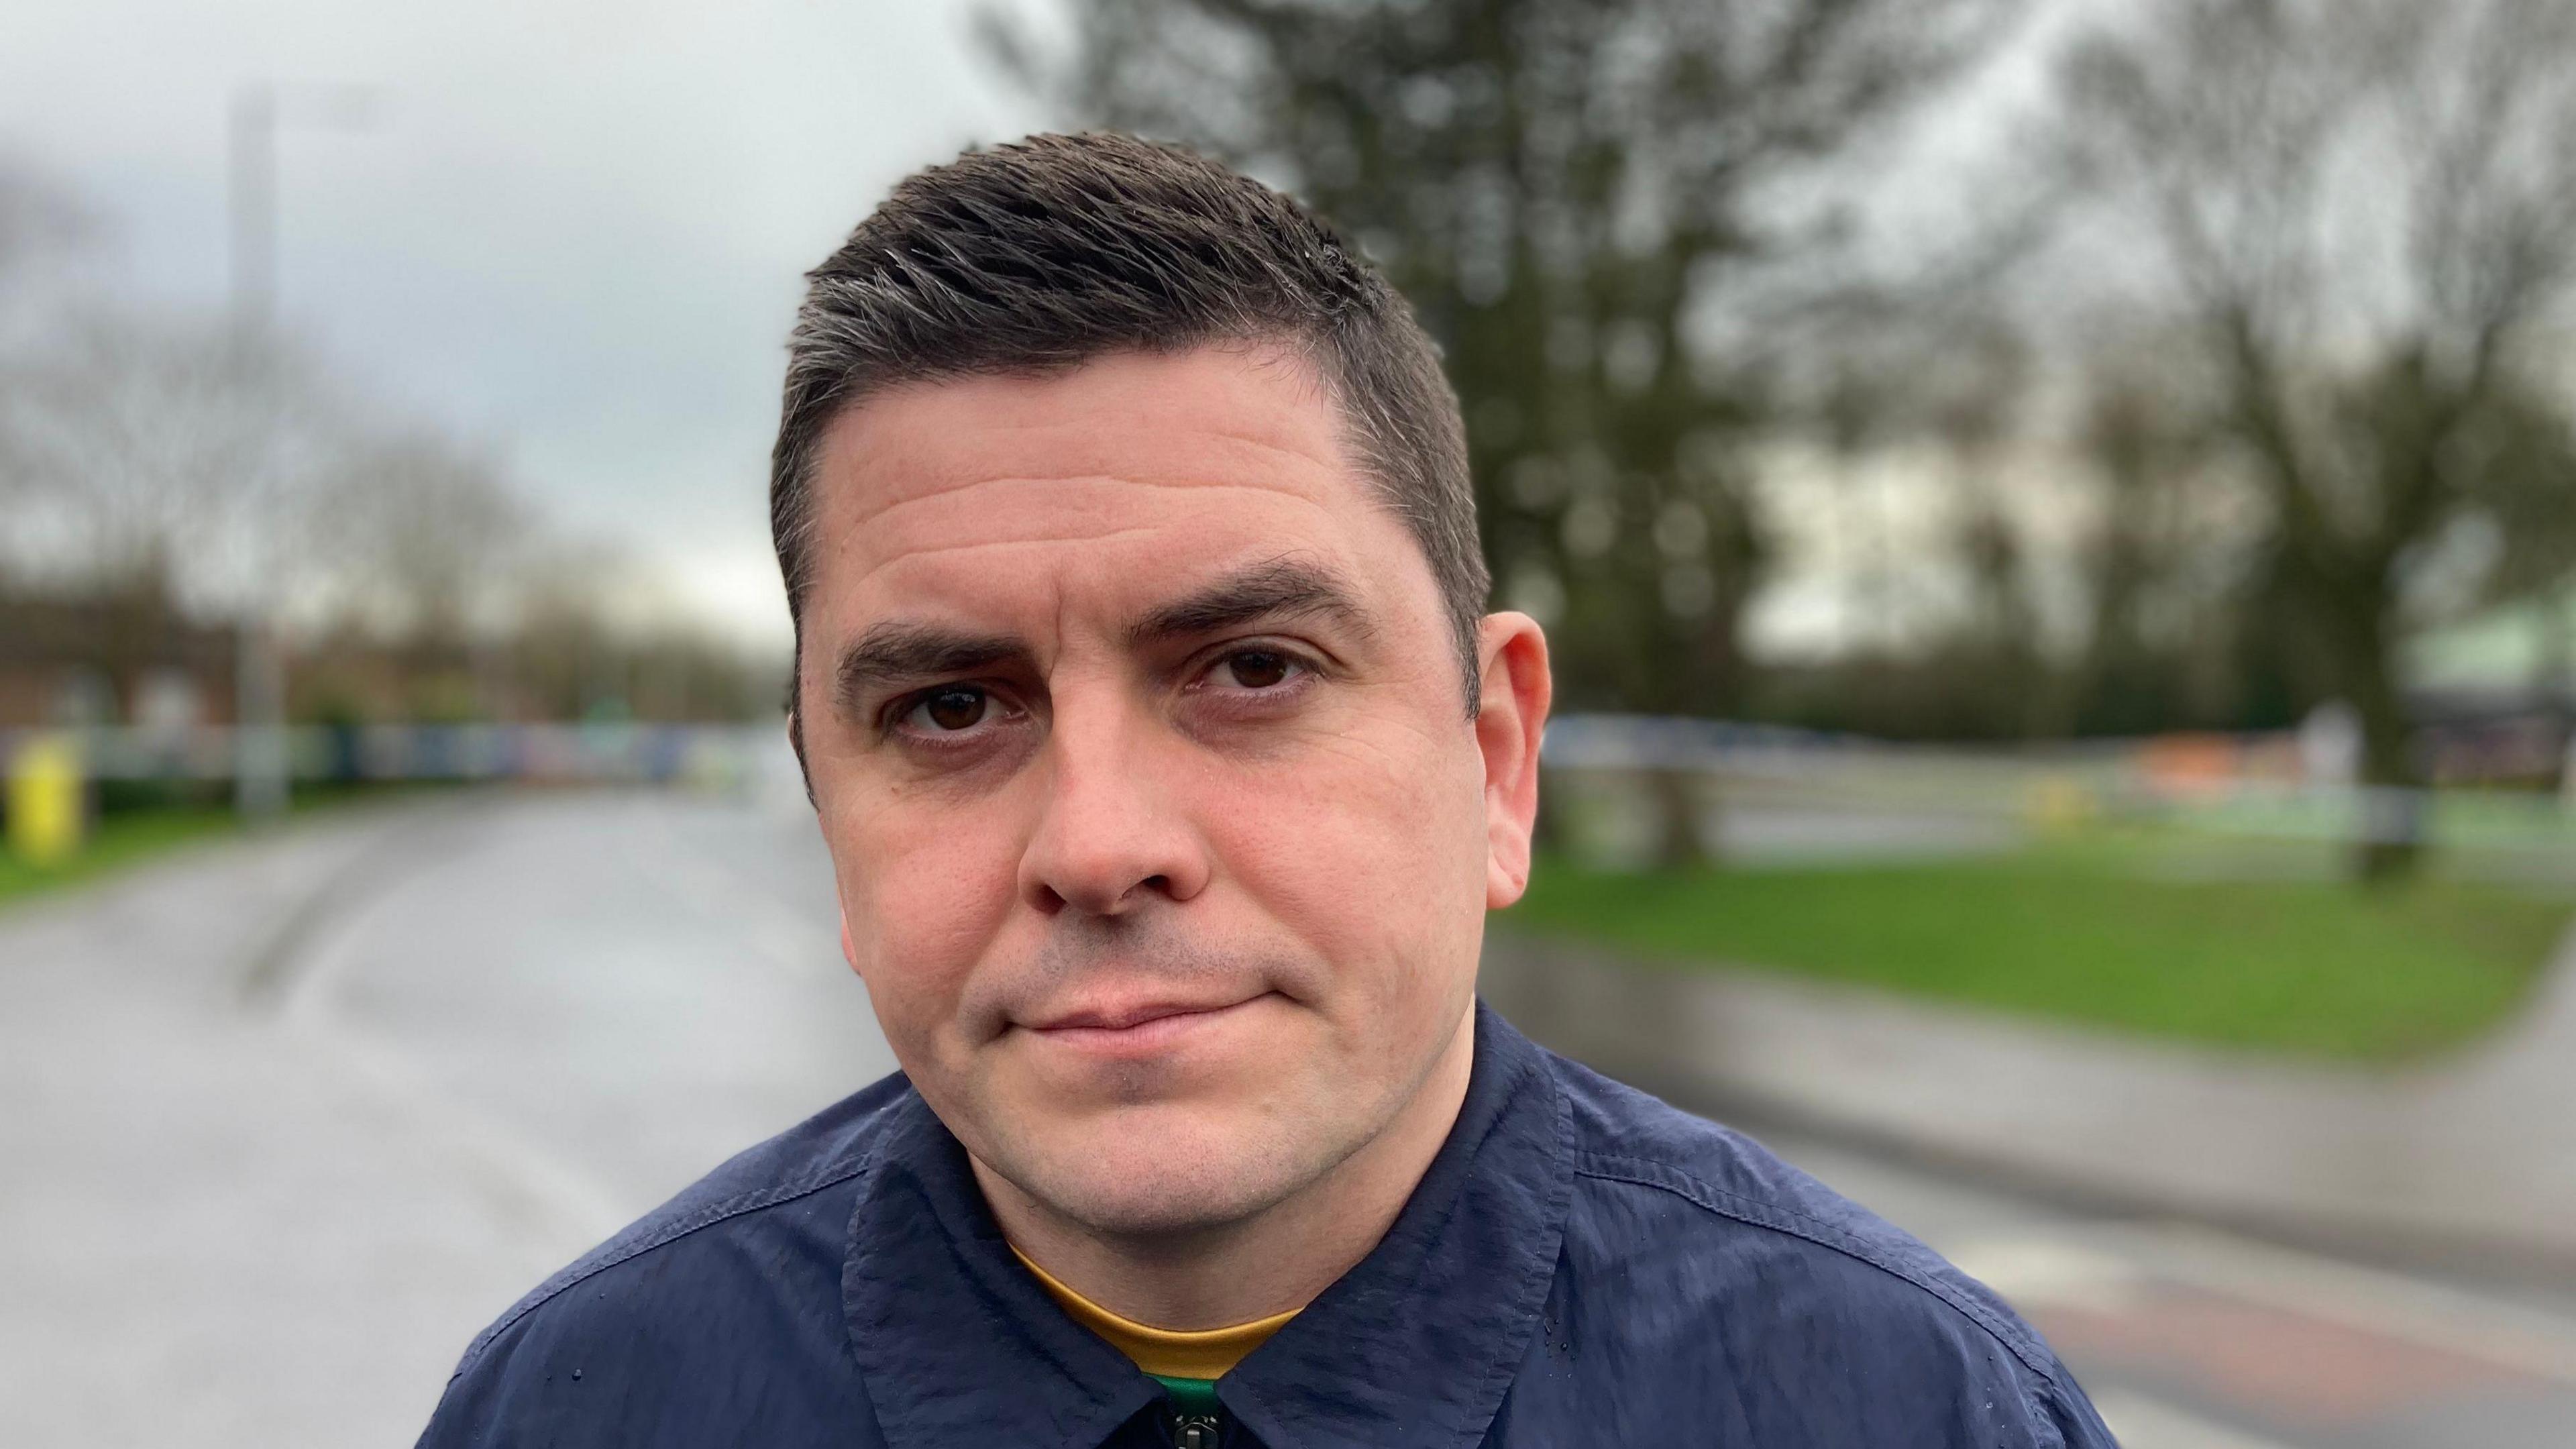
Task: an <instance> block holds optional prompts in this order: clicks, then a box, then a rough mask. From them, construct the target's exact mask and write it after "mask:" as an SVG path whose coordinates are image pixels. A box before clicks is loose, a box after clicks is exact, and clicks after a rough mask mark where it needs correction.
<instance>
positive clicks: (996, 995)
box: [422, 136, 2110, 1449]
mask: <svg viewBox="0 0 2576 1449" xmlns="http://www.w3.org/2000/svg"><path fill="white" fill-rule="evenodd" d="M810 282H811V286H810V289H809V291H808V293H807V296H806V300H805V304H804V307H803V310H802V312H801V313H800V315H799V318H798V322H797V326H796V330H795V334H794V337H793V340H792V342H791V344H790V360H789V364H788V374H787V389H786V404H785V408H784V413H783V417H782V421H781V424H780V428H779V436H778V445H777V449H776V452H775V455H774V458H773V466H772V473H771V487H772V494H771V512H772V523H773V527H774V530H775V534H776V538H777V544H778V553H779V562H780V565H781V567H782V568H783V570H784V572H785V575H786V580H787V591H788V599H789V608H790V612H791V614H792V616H793V617H794V619H795V622H796V628H797V639H798V656H797V657H798V663H797V670H796V682H795V686H794V691H793V695H792V708H791V712H790V716H789V731H790V735H791V738H792V739H793V740H794V741H795V742H796V746H797V750H798V753H799V756H800V758H801V759H802V760H803V762H804V765H805V768H806V772H807V779H808V782H809V784H810V787H811V790H812V793H813V797H814V801H815V805H816V808H817V810H818V812H819V815H820V817H821V822H822V827H823V833H824V836H825V839H826V840H827V841H828V843H829V845H830V847H831V853H832V859H833V863H834V866H835V871H836V875H837V880H838V885H839V893H840V901H841V943H842V950H843V952H844V953H845V954H846V955H847V956H848V958H849V961H850V965H851V966H852V968H853V969H854V970H856V971H857V973H858V974H859V976H860V977H861V979H862V980H864V981H865V983H866V985H867V990H868V994H869V997H870V1000H871V1001H872V1002H873V1003H874V1005H875V1008H876V1012H877V1017H878V1019H879V1021H880V1022H881V1023H882V1024H883V1026H884V1029H885V1035H886V1038H887V1040H888V1041H889V1042H890V1043H891V1044H892V1046H893V1048H894V1051H895V1055H896V1057H897V1059H898V1060H899V1061H901V1063H902V1064H903V1069H904V1070H903V1073H902V1075H900V1076H897V1077H892V1078H889V1079H887V1080H885V1081H883V1082H879V1083H878V1084H876V1085H875V1086H872V1087H870V1088H868V1089H867V1090H865V1091H863V1092H861V1093H859V1094H858V1095H857V1096H855V1097H852V1098H850V1099H849V1100H848V1101H846V1102H844V1103H842V1104H841V1105H839V1106H837V1107H834V1108H832V1109H831V1110H829V1111H827V1112H825V1113H824V1114H823V1115H821V1116H819V1117H817V1118H815V1119H814V1120H813V1121H811V1122H808V1123H806V1124H805V1125H803V1126H801V1127H798V1128H795V1129H794V1130H792V1131H790V1132H788V1133H787V1134H785V1135H784V1136H782V1137H779V1138H777V1139H776V1140H774V1141H771V1142H768V1143H765V1144H763V1145H761V1146H759V1147H755V1148H753V1149H752V1150H751V1151H749V1152H747V1153H745V1154H743V1155H742V1156H741V1157H738V1158H736V1159H734V1160H733V1161H732V1162H730V1163H728V1164H726V1165H725V1166H724V1167H722V1168H720V1169H718V1170H717V1171H716V1173H715V1174H714V1175H713V1176H711V1177H709V1178H707V1179H706V1180H705V1181H704V1182H702V1183H700V1184H699V1185H697V1186H696V1187H693V1188H691V1189H690V1190H688V1191H687V1192H685V1193H683V1194H681V1195H680V1196H679V1197H678V1198H677V1199H675V1200H673V1201H672V1202H671V1203H670V1204H668V1205H667V1206H665V1207H664V1208H662V1209H661V1210H660V1211H658V1212H655V1213H654V1214H652V1215H651V1216H649V1217H647V1218H645V1219H644V1220H643V1221H642V1222H639V1223H637V1224H636V1225H635V1226H633V1227H631V1228H629V1229H627V1230H626V1231H625V1232H624V1233H622V1234H620V1235H619V1236H618V1237H616V1238H614V1239H612V1240H611V1241H610V1242H608V1243H607V1244H606V1245H604V1246H602V1247H601V1248H599V1249H598V1250H596V1251H595V1252H593V1253H592V1254H591V1255H590V1256H589V1257H587V1258H585V1259H583V1260H582V1261H581V1262H579V1263H576V1264H575V1265H573V1266H572V1267H571V1268H568V1269H566V1270H565V1271H564V1272H563V1273H561V1274H558V1275H557V1276H556V1277H555V1278H554V1279H553V1280H551V1281H550V1282H548V1283H546V1284H544V1285H543V1286H541V1287H539V1288H538V1289H537V1290H536V1292H534V1293H533V1294H531V1295H530V1296H529V1297H528V1298H527V1299H526V1300H525V1301H523V1302H522V1303H521V1304H520V1305H519V1306H518V1307H516V1308H514V1309H512V1310H511V1311H510V1312H509V1313H508V1314H507V1315H505V1316H504V1317H503V1318H502V1319H501V1320H500V1322H498V1323H496V1324H495V1325H493V1327H492V1328H490V1329H489V1330H487V1331H486V1332H485V1333H484V1334H483V1336H482V1337H481V1338H479V1339H478V1340H477V1341H476V1342H475V1343H474V1344H473V1346H472V1347H471V1348H469V1349H468V1350H467V1351H466V1355H465V1360H464V1363H463V1364H462V1366H461V1367H460V1368H459V1369H458V1371H457V1375H456V1377H455V1379H454V1380H453V1382H452V1383H451V1384H450V1385H449V1388H448V1391H447V1395H446V1397H445V1399H444V1401H443V1402H442V1403H441V1404H440V1406H439V1409H438V1412H437V1415H436V1417H435V1419H434V1420H433V1421H432V1423H431V1425H430V1428H429V1431H428V1433H427V1435H426V1436H425V1437H424V1438H423V1440H422V1442H423V1443H424V1444H426V1445H434V1446H451V1445H453V1446H463V1445H528V1446H536V1445H565V1446H576V1445H578V1446H589V1445H601V1446H606V1445H619V1446H639V1445H646V1446H662V1445H668V1446H675V1449H676V1446H683V1445H686V1446H704V1445H718V1444H741V1445H806V1444H817V1445H819V1444H834V1445H854V1446H869V1445H892V1446H906V1449H910V1446H922V1449H928V1446H942V1449H946V1446H956V1445H964V1444H1010V1445H1045V1446H1062V1449H1093V1446H1098V1445H1148V1444H1179V1445H1186V1446H1201V1449H1209V1446H1215V1445H1220V1444H1223V1445H1249V1444H1261V1445H1268V1446H1274V1449H1288V1446H1323V1445H1474V1444H1494V1445H1513V1446H1523V1445H1530V1446H1536V1445H1587V1444H1654V1445H1666V1444H1684V1443H1689V1444H1725V1445H1748V1446H1749V1445H1766V1446H1767V1445H1778V1446H1876V1445H1888V1446H1908V1449H1915V1446H1945V1445H1955V1446H1961V1449H1966V1446H1977V1449H1995V1446H2029V1445H2061V1444H2075V1445H2099V1444H2108V1443H2109V1442H2110V1440H2109V1436H2108V1435H2107V1434H2106V1433H2105V1432H2104V1431H2103V1429H2102V1427H2101V1424H2100V1423H2099V1421H2098V1420H2097V1419H2096V1418H2095V1417H2094V1415H2093V1412H2092V1410H2091V1409H2090V1407H2089V1406H2088V1405H2087V1404H2086V1403H2085V1401H2084V1398H2083V1396H2082V1394H2081V1393H2080V1391H2079V1390H2078V1389H2077V1388H2076V1387H2075V1385H2074V1383H2073V1381H2072V1380H2071V1379H2070V1378H2069V1377H2068V1375H2067V1373H2066V1371H2065V1369H2064V1368H2062V1367H2061V1366H2060V1365H2059V1364H2058V1362H2057V1361H2056V1359H2055V1358H2054V1357H2052V1356H2051V1355H2050V1353H2049V1351H2048V1350H2047V1348H2046V1347H2044V1346H2043V1345H2042V1344H2041V1343H2040V1342H2039V1340H2038V1339H2037V1337H2036V1336H2034V1335H2033V1334H2032V1333H2031V1331H2030V1330H2029V1329H2028V1328H2026V1327H2024V1326H2023V1325H2022V1324H2021V1323H2020V1322H2019V1321H2018V1320H2016V1319H2015V1318H2014V1316H2013V1315H2012V1313H2011V1312H2010V1311H2009V1310H2008V1309H2006V1308H2005V1307H2004V1306H2003V1304H2002V1303H2001V1302H1999V1301H1998V1300H1997V1299H1996V1298H1995V1297H1994V1296H1993V1295H1992V1294H1990V1293H1988V1292H1986V1291H1985V1290H1984V1289H1982V1288H1981V1287H1979V1286H1978V1285H1976V1284H1975V1283H1973V1282H1970V1281H1968V1280H1967V1279H1966V1278H1964V1277H1962V1276H1961V1275H1960V1274H1958V1273H1957V1272H1956V1271H1955V1270H1953V1269H1951V1268H1950V1267H1949V1266H1948V1265H1946V1264H1944V1263H1943V1262H1941V1261H1940V1260H1939V1259H1938V1258H1936V1257H1935V1256H1933V1254H1932V1253H1931V1252H1930V1251H1929V1250H1927V1249H1925V1248H1923V1247H1922V1246H1920V1245H1919V1244H1917V1243H1915V1242H1913V1241H1912V1240H1911V1239H1909V1238H1907V1237H1905V1236H1904V1235H1903V1234H1901V1233H1898V1232H1897V1231H1896V1230H1894V1229H1892V1228H1890V1227H1888V1226H1887V1225H1885V1224H1884V1223H1881V1222H1879V1221H1878V1220H1877V1219H1875V1218H1872V1217H1870V1216H1869V1215H1867V1214H1866V1213H1864V1212H1862V1211H1861V1210H1859V1209H1858V1208H1855V1207H1853V1206H1852V1205H1850V1204H1849V1203H1846V1202H1844V1201H1842V1200H1840V1199H1838V1198H1836V1197H1835V1196H1834V1195H1833V1194H1832V1193H1830V1192H1828V1191H1827V1190H1825V1189H1824V1188H1823V1187H1821V1186H1820V1185H1818V1184H1817V1183H1815V1182H1814V1181H1812V1180H1810V1179H1809V1178H1807V1177H1805V1176H1803V1175H1801V1174H1799V1173H1797V1172H1796V1171H1794V1170H1792V1169H1790V1168H1788V1167H1786V1166H1784V1165H1782V1164H1781V1163H1779V1162H1778V1161H1777V1160H1775V1159H1773V1158H1772V1157H1770V1156H1769V1155H1768V1154H1766V1153H1765V1152H1763V1151H1762V1150H1761V1149H1760V1148H1759V1147H1757V1146H1755V1145H1754V1144H1752V1143H1751V1142H1749V1141H1747V1140H1745V1139H1743V1138H1741V1137H1738V1136H1736V1135H1734V1134H1732V1133H1730V1132H1728V1131H1726V1130H1725V1129H1723V1128H1720V1127H1716V1126H1713V1125H1711V1124H1709V1123H1707V1122H1704V1121H1701V1120H1698V1119H1696V1118H1692V1117H1689V1116H1686V1115H1684V1114H1682V1113H1679V1112H1676V1111H1674V1110H1672V1109H1670V1108H1668V1107H1665V1106H1664V1105H1662V1104H1661V1103H1658V1102H1656V1101H1654V1100H1653V1099H1651V1098H1648V1097H1645V1096H1643V1095H1641V1094H1638V1093H1636V1092H1632V1091H1629V1090H1627V1089H1625V1088H1622V1087H1620V1086H1617V1085H1615V1084H1613V1083H1610V1082H1608V1081H1605V1080H1603V1079H1602V1078H1600V1077H1598V1076H1595V1075H1593V1074H1591V1073H1590V1072H1587V1071H1585V1070H1583V1069H1582V1068H1580V1067H1577V1066H1574V1065H1572V1064H1570V1063H1568V1062H1565V1061H1562V1060H1559V1059H1557V1058H1555V1057H1552V1056H1550V1055H1549V1054H1547V1053H1546V1052H1544V1051H1541V1050H1539V1049H1538V1048H1537V1047H1535V1046H1533V1045H1532V1044H1530V1043H1529V1042H1528V1041H1527V1040H1525V1039H1524V1038H1522V1037H1521V1036H1520V1035H1518V1034H1517V1033H1516V1032H1514V1031H1513V1030H1512V1028H1511V1027H1509V1026H1508V1025H1505V1024H1504V1023H1503V1022H1502V1021H1500V1020H1499V1019H1497V1018H1495V1017H1494V1016H1492V1015H1491V1014H1490V1013H1487V1012H1484V1011H1482V1010H1481V1009H1480V1008H1478V1007H1477V1005H1476V1002H1475V976H1476V962H1477V956H1478V950H1479V946H1480V942H1481V938H1482V932H1483V925H1484V916H1485V913H1486V912H1487V911H1489V910H1493V909H1497V908H1499V907H1503V906H1508V905H1510V904H1511V903H1512V902H1513V901H1514V900H1515V899H1516V898H1517V897H1518V896H1519V895H1520V893H1521V889H1522V886H1523V884H1524V882H1525V881H1526V879H1527V876H1528V872H1529V868H1530V828H1531V822H1532V820H1533V818H1534V816H1535V813H1536V810H1537V803H1538V801H1537V788H1538V787H1537V781H1538V769H1537V764H1538V743H1539V732H1540V728H1541V725H1542V724H1543V722H1544V721H1545V719H1546V716H1547V707H1548V661H1547V646H1546V642H1545V640H1544V639H1543V637H1542V636H1541V634H1540V632H1539V629H1538V626H1537V625H1536V624H1534V623H1533V622H1531V621H1530V620H1529V619H1528V618H1526V617H1523V616H1521V615H1519V614H1510V613H1497V614H1487V613H1485V612H1484V599H1485V593H1486V587H1487V581H1486V576H1485V570H1484V567H1483V565H1482V563H1481V561H1480V557H1479V554H1478V550H1477V542H1476V528H1475V515H1474V504H1473V500H1472V494H1471V492H1470V490H1469V487H1468V479H1467V473H1466V464H1465V450H1464V446H1463V443H1462V439H1461V432H1460V427H1459V420H1458V412H1457V404H1456V401H1455V399H1454V397H1453V395H1452V394H1451V392H1450V391H1449V389H1448V387H1447V385H1446V384H1445V382H1444V381H1443V379H1442V377H1441V374H1440V371H1439V367H1438V362H1437V358H1436V355H1435V353H1434V350H1433V348H1432V346H1431V344H1430V342H1429V341H1428V340H1427V339H1426V338H1425V337H1424V335H1423V333H1422V332H1421V330H1420V329H1419V327H1418V326H1417V325H1416V324H1415V322H1414V321H1413V319H1412V317H1411V314H1410V313H1409V311H1408V310H1407V309H1406V307H1405V306H1404V304H1403V302H1402V301H1401V300H1400V299H1399V298H1398V297H1396V296H1395V295H1394V293H1393V292H1392V291H1391V290H1390V289H1389V288H1388V287H1387V285H1386V284H1385V282H1384V281H1383V280H1381V279H1380V278H1379V277H1378V276H1377V275H1376V274H1375V273H1374V272H1372V271H1371V270H1370V269H1369V268H1368V267H1367V266H1366V265H1365V264H1364V263H1363V262H1362V261H1361V260H1360V259H1359V258H1358V257H1356V256H1355V255H1354V254H1353V253H1352V252H1351V251H1350V250H1349V249H1348V248H1347V247H1345V246H1344V245H1343V244H1342V242H1341V241H1339V240H1338V239H1337V238H1336V237H1335V236H1334V235H1333V233H1332V232H1331V231H1329V230H1328V229H1327V228H1326V227H1325V226H1323V225H1322V224H1321V223H1320V222H1318V221H1317V220H1316V219H1315V218H1313V217H1312V216H1310V215H1308V214H1307V213H1306V212H1305V211H1303V210H1302V209H1301V208H1300V207H1298V206H1297V205H1296V204H1295V203H1294V202H1292V201H1290V200H1288V199H1287V198H1285V197H1282V196H1280V195H1278V194H1276V193H1274V192H1271V191H1269V190H1267V189H1266V188H1264V187H1262V186H1260V185H1258V184H1256V183H1254V182H1252V181H1250V180H1247V179H1245V178H1243V177H1241V176H1238V175H1235V174H1233V173H1231V172H1229V171H1226V170H1225V169H1223V168H1221V167H1218V166H1215V165H1213V164H1211V163H1209V162H1206V161H1203V160H1201V159H1199V158H1197V157H1194V156H1191V155H1189V154H1187V153H1184V152H1181V151H1177V150H1173V149H1169V148H1164V147H1159V146H1154V145H1149V144H1146V143H1143V142H1139V141H1135V140H1130V139H1125V138H1120V137H1114V136H1085V137H1060V136H1057V137H1040V138H1037V139H1035V140H1031V141H1029V142H1026V143H1023V144H1020V145H1016V146H1006V147H1003V148H1001V149H999V150H996V151H990V152H984V153H978V154H972V155H968V156H965V157H963V158H960V159H959V160H957V161H955V162H953V163H951V164H949V165H946V166H942V167H938V168H935V169H932V170H929V171H926V172H923V173H921V174H919V175H916V176H914V177H912V178H910V179H909V180H907V181H905V182H904V183H903V184H902V185H900V186H898V187H897V188H896V189H895V192H894V194H893V195H892V197H891V198H890V199H888V200H887V201H886V203H885V204H884V205H883V206H882V207H881V208H879V209H878V211H877V212H876V213H875V214H874V215H873V216H871V217H869V218H868V219H867V220H866V221H865V222H863V223H862V224H861V225H860V226H859V228H858V230H857V231H856V232H855V233H853V234H852V236H851V237H850V240H849V242H848V243H847V244H846V245H845V246H843V247H842V248H841V250H840V251H839V252H837V253H835V254H834V255H833V256H832V257H831V259H830V260H828V261H826V262H825V263H824V264H823V265H822V267H820V268H819V269H817V270H816V271H815V272H813V273H812V274H811V277H810Z"/></svg>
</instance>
